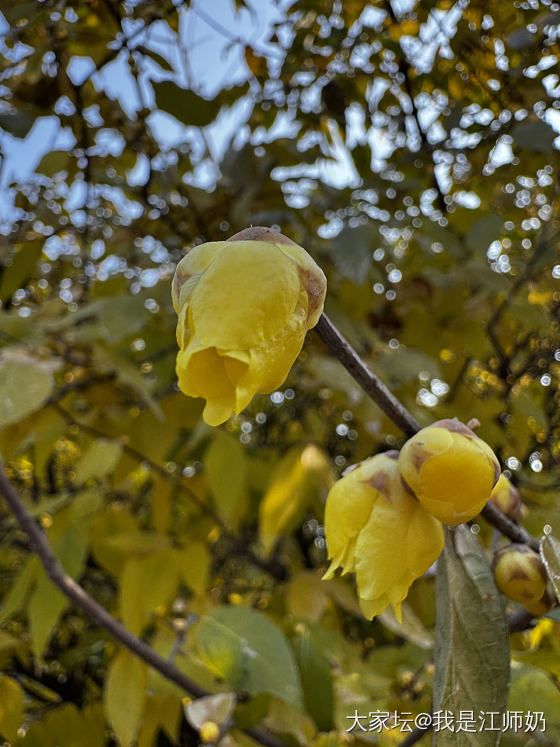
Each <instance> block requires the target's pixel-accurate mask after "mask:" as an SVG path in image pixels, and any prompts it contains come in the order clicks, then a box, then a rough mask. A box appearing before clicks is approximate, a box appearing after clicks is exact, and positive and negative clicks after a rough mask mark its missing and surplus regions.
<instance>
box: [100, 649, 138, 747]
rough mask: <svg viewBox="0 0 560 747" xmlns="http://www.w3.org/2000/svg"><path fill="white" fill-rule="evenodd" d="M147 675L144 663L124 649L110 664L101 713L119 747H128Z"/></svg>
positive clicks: (133, 733) (135, 731)
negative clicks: (104, 715) (113, 733)
mask: <svg viewBox="0 0 560 747" xmlns="http://www.w3.org/2000/svg"><path fill="white" fill-rule="evenodd" d="M147 682H148V672H147V667H146V664H144V662H143V661H140V659H138V657H136V656H134V654H132V653H131V652H130V651H128V650H127V649H122V650H121V651H120V652H119V653H118V654H117V656H116V658H115V659H114V660H113V661H112V663H111V666H110V667H109V673H108V675H107V684H106V685H105V698H104V702H105V713H106V715H107V718H108V720H109V723H110V724H111V726H112V728H113V731H114V732H115V735H116V737H117V739H118V741H119V744H120V745H121V747H128V745H130V744H131V743H132V742H133V741H134V739H135V737H136V733H137V732H138V729H139V726H140V721H141V718H142V714H143V712H144V705H145V703H146V686H147Z"/></svg>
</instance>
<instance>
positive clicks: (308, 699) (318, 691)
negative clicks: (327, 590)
mask: <svg viewBox="0 0 560 747" xmlns="http://www.w3.org/2000/svg"><path fill="white" fill-rule="evenodd" d="M292 644H293V647H294V651H295V654H296V659H297V663H298V666H299V673H300V676H301V684H302V687H303V698H304V701H305V708H306V710H307V712H308V713H309V714H310V716H312V718H313V720H314V721H315V723H316V724H317V728H318V729H319V730H320V731H328V730H329V729H331V728H332V727H333V712H334V690H333V682H332V675H331V667H330V664H329V660H328V659H327V657H326V655H325V653H324V652H323V651H322V649H321V647H320V646H319V645H318V644H317V642H316V641H315V640H314V639H313V636H312V635H311V633H310V631H309V630H308V629H307V628H306V629H305V630H304V631H303V633H301V635H298V636H297V637H296V638H294V640H293V641H292Z"/></svg>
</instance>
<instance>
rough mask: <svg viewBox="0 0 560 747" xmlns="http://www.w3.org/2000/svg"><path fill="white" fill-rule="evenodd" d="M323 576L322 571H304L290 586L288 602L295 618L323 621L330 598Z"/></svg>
mask: <svg viewBox="0 0 560 747" xmlns="http://www.w3.org/2000/svg"><path fill="white" fill-rule="evenodd" d="M321 575H322V573H321V572H320V571H319V572H316V571H302V572H301V573H298V574H297V575H296V576H294V577H293V578H292V580H291V581H290V583H289V584H288V590H287V597H286V602H287V606H288V610H289V611H290V612H291V613H292V615H293V616H294V617H296V618H301V619H303V620H309V621H310V622H318V621H319V620H320V619H321V616H322V615H323V612H324V611H325V606H326V604H327V596H328V595H327V589H326V588H325V583H324V581H322V580H321Z"/></svg>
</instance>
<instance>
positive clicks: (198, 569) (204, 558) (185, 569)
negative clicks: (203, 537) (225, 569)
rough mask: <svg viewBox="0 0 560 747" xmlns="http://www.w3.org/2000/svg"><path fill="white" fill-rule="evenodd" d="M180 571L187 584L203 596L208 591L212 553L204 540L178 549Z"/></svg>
mask: <svg viewBox="0 0 560 747" xmlns="http://www.w3.org/2000/svg"><path fill="white" fill-rule="evenodd" d="M176 552H177V556H178V560H179V567H180V569H181V570H180V573H181V577H182V579H183V581H184V582H185V583H186V585H187V586H188V587H189V588H190V589H192V590H193V591H194V592H195V594H197V595H199V596H201V595H203V594H204V592H205V591H206V585H207V583H208V571H209V569H210V560H211V558H210V553H209V552H208V548H207V547H206V545H205V544H204V542H191V543H189V544H188V545H187V546H186V547H185V548H183V549H182V550H177V551H176Z"/></svg>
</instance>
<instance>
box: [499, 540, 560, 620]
mask: <svg viewBox="0 0 560 747" xmlns="http://www.w3.org/2000/svg"><path fill="white" fill-rule="evenodd" d="M493 566H494V578H495V579H496V586H497V587H498V589H499V590H500V591H501V592H502V594H504V595H505V596H506V597H508V599H512V600H513V601H514V602H518V603H519V604H521V605H522V606H523V607H525V608H526V609H528V610H529V612H533V611H534V610H535V612H534V614H541V615H542V614H543V611H536V610H544V612H548V610H549V609H550V607H548V609H546V603H545V601H544V600H543V597H544V596H545V592H546V583H547V574H546V569H545V567H544V565H543V562H542V560H541V559H540V557H539V555H538V553H536V552H535V551H534V550H532V549H531V548H530V547H528V546H527V545H520V544H512V545H508V546H507V547H504V548H502V549H501V550H499V551H498V552H497V553H496V554H495V555H494V560H493ZM541 600H543V603H542V604H541Z"/></svg>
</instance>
